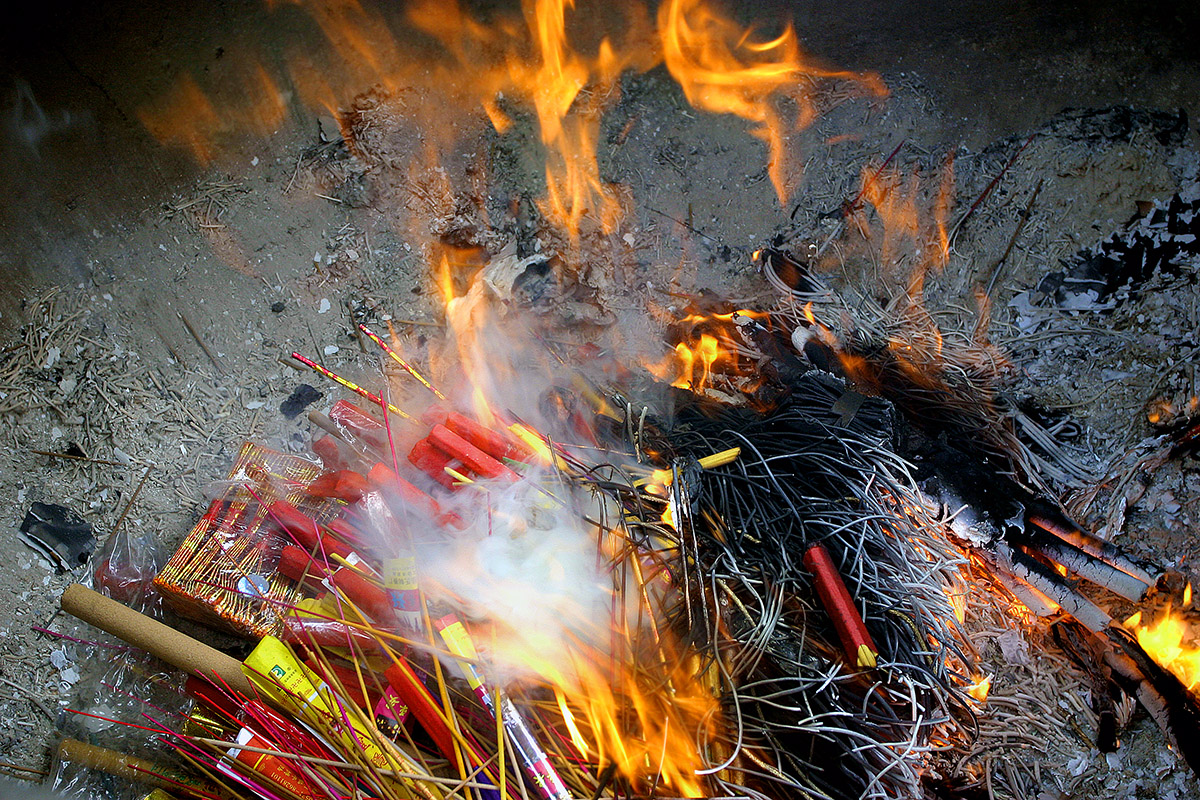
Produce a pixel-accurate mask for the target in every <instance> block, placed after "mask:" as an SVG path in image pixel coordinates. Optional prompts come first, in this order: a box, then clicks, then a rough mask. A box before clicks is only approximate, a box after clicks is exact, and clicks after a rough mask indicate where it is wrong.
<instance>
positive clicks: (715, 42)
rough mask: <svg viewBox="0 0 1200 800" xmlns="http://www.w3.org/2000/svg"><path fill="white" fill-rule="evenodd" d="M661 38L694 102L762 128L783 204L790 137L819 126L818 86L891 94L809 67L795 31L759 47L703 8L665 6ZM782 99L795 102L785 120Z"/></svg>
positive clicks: (686, 0) (758, 131) (679, 1)
mask: <svg viewBox="0 0 1200 800" xmlns="http://www.w3.org/2000/svg"><path fill="white" fill-rule="evenodd" d="M658 31H659V36H660V37H661V38H662V45H663V58H664V60H665V61H666V65H667V69H668V70H670V72H671V75H672V76H674V78H675V80H677V81H679V85H680V86H681V87H682V88H683V91H684V94H685V95H686V96H687V99H688V102H690V103H691V104H692V105H693V106H695V107H696V108H699V109H703V110H705V111H713V112H717V113H727V114H735V115H737V116H739V117H741V118H742V119H745V120H748V121H749V122H753V123H755V124H756V127H755V128H754V130H753V132H754V134H755V135H756V136H758V137H759V138H761V139H763V141H765V142H766V143H767V146H768V149H769V152H770V156H769V162H768V171H769V174H770V176H771V183H772V184H773V185H774V186H775V192H776V194H777V195H778V197H779V202H780V203H783V202H784V201H785V200H786V199H787V197H788V195H789V194H790V189H789V187H788V180H787V179H788V177H789V175H788V164H787V133H788V131H789V130H799V129H802V128H804V127H806V126H808V125H809V124H811V123H812V121H813V120H814V119H815V118H816V116H817V108H816V101H815V99H814V95H815V88H816V82H815V79H816V78H840V79H845V80H848V81H851V82H853V83H855V84H857V85H858V86H859V87H860V88H861V90H863V91H864V92H865V93H868V94H873V95H876V96H882V95H884V94H886V93H887V90H886V89H885V88H884V86H883V83H882V82H881V81H880V80H879V78H878V77H877V76H874V75H864V74H857V73H850V72H835V71H830V70H827V69H823V68H820V67H818V66H816V65H815V64H814V63H813V62H812V61H810V60H808V59H806V58H805V57H804V56H802V55H801V52H800V45H799V41H798V39H797V37H796V32H795V31H794V30H793V29H792V27H791V26H790V25H789V26H787V27H786V28H785V29H784V31H783V33H781V34H780V35H779V36H777V37H776V38H774V39H770V40H766V41H753V40H751V39H750V37H749V32H747V31H745V30H743V29H742V28H740V27H739V26H738V25H737V24H736V23H735V22H733V20H730V19H727V18H725V17H722V16H720V15H719V14H717V13H716V12H715V11H714V10H713V9H712V8H710V7H709V6H708V5H707V4H705V2H704V0H666V2H664V3H663V4H662V5H661V6H660V7H659V10H658ZM780 98H786V99H788V100H790V101H792V103H794V105H795V110H794V112H792V113H791V114H788V113H785V112H784V111H783V110H782V107H781V105H780V104H779V103H778V102H777V101H778V100H779V99H780Z"/></svg>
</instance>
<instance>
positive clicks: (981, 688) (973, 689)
mask: <svg viewBox="0 0 1200 800" xmlns="http://www.w3.org/2000/svg"><path fill="white" fill-rule="evenodd" d="M991 689H992V676H991V675H982V676H980V677H979V678H977V679H976V680H975V682H974V683H972V684H971V685H970V686H968V687H967V694H969V695H970V696H971V699H973V700H974V701H975V702H977V703H979V704H980V705H983V704H984V703H986V702H987V699H988V692H990V691H991Z"/></svg>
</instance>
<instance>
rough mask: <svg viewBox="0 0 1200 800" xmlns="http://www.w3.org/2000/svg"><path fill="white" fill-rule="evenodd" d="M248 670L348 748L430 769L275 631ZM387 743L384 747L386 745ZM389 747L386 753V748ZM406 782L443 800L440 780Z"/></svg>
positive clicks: (263, 688)
mask: <svg viewBox="0 0 1200 800" xmlns="http://www.w3.org/2000/svg"><path fill="white" fill-rule="evenodd" d="M242 672H244V673H245V675H246V677H247V678H249V679H250V682H251V683H253V684H254V687H255V688H256V689H258V691H260V692H262V694H263V695H265V696H266V697H268V698H270V699H271V700H272V701H273V702H275V703H276V704H277V705H279V706H280V707H281V708H284V709H286V710H287V711H289V712H291V713H292V714H294V715H295V716H296V717H297V718H299V719H301V720H303V721H304V722H306V723H308V724H309V725H311V726H312V727H313V728H314V729H316V730H317V731H319V732H320V733H322V734H323V735H325V736H327V737H328V738H330V739H332V740H336V741H337V742H338V743H339V744H341V745H342V746H343V747H345V748H347V749H358V750H359V751H361V752H362V754H363V755H364V756H366V757H367V760H368V761H369V762H370V763H371V764H372V765H373V766H375V767H377V768H379V769H397V768H398V769H399V771H401V772H411V773H424V772H425V770H424V769H422V768H421V766H420V765H419V764H417V763H416V762H414V761H413V760H412V759H410V758H408V757H407V756H406V755H404V754H403V753H402V752H400V750H398V749H397V748H395V747H392V746H390V743H389V742H387V740H386V739H384V738H383V737H382V736H381V735H380V734H379V732H378V731H375V730H372V729H371V725H370V723H368V722H366V721H364V720H362V719H361V718H360V717H358V716H357V714H356V713H355V712H354V711H351V710H350V709H349V706H348V705H345V704H343V705H341V706H339V704H338V702H337V700H336V699H335V695H334V692H333V690H332V689H330V688H329V685H328V684H327V683H325V681H323V680H322V679H321V678H320V676H318V675H317V674H316V673H314V672H313V671H312V670H310V669H309V668H308V667H306V666H304V665H303V664H301V663H300V662H299V661H297V660H296V658H295V656H293V655H292V652H291V650H289V649H288V647H287V645H285V644H284V643H283V642H281V641H279V640H278V639H276V638H275V637H274V636H264V637H263V639H262V641H260V642H259V643H258V646H257V647H255V648H254V650H253V651H251V653H250V655H249V656H247V657H246V660H245V661H244V662H242ZM381 745H382V746H381ZM384 747H386V748H387V750H386V752H385V750H384V749H383V748H384ZM401 782H402V783H403V784H404V785H405V786H407V787H408V788H410V789H413V790H414V791H415V792H417V793H418V794H419V795H420V796H421V797H424V798H426V800H441V798H442V794H441V791H440V790H439V789H438V788H437V787H436V785H435V784H431V783H425V782H417V781H414V780H412V779H409V778H404V779H401Z"/></svg>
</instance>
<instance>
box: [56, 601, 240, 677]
mask: <svg viewBox="0 0 1200 800" xmlns="http://www.w3.org/2000/svg"><path fill="white" fill-rule="evenodd" d="M60 604H61V605H62V610H63V611H66V612H67V613H68V614H70V615H71V616H74V617H78V618H79V619H81V620H83V621H84V622H86V623H88V624H89V625H94V626H95V627H97V628H99V629H100V630H102V631H106V632H107V633H111V634H112V635H113V636H116V637H117V638H119V639H121V640H122V641H125V642H128V643H129V644H131V645H133V646H134V647H137V648H139V649H141V650H145V651H146V652H147V653H149V654H150V655H152V656H155V657H156V658H160V659H162V660H163V661H165V662H167V663H168V664H171V665H172V666H175V667H178V668H179V669H181V670H183V671H185V672H190V673H191V674H193V675H195V676H197V677H200V678H207V679H209V680H216V681H217V683H218V685H219V684H221V683H222V682H223V683H224V685H225V686H227V687H228V688H229V689H231V690H233V691H235V692H239V693H241V694H243V695H245V696H246V697H254V696H255V691H254V687H253V686H252V685H251V684H250V681H249V680H248V679H247V678H246V676H245V675H244V674H243V673H242V664H241V662H240V661H238V660H237V659H236V658H233V657H232V656H227V655H225V654H224V653H222V652H221V651H220V650H216V649H214V648H212V647H209V646H208V645H206V644H204V643H203V642H198V641H196V640H195V639H193V638H192V637H190V636H187V635H186V634H182V633H180V632H179V631H177V630H175V629H174V628H172V627H170V626H168V625H164V624H162V623H161V622H159V621H158V620H156V619H151V618H150V617H147V616H146V615H145V614H139V613H138V612H136V611H134V610H133V609H132V608H129V607H128V606H123V605H121V604H120V603H118V602H117V601H116V600H113V599H111V598H108V597H105V596H104V595H102V594H100V593H99V592H94V591H92V590H91V589H89V588H87V587H86V586H80V585H79V584H77V583H76V584H72V585H70V586H68V587H67V589H66V591H64V592H63V595H62V600H61V601H60ZM214 675H215V676H217V677H216V678H215V679H214V678H213V676H214Z"/></svg>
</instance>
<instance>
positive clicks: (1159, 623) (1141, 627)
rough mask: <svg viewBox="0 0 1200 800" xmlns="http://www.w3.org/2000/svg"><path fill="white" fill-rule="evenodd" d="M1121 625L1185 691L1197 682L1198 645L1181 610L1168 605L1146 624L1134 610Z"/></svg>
mask: <svg viewBox="0 0 1200 800" xmlns="http://www.w3.org/2000/svg"><path fill="white" fill-rule="evenodd" d="M1189 599H1190V598H1189ZM1125 627H1126V628H1129V629H1131V630H1133V631H1134V633H1135V635H1136V636H1137V641H1138V644H1139V645H1141V647H1142V649H1143V650H1145V651H1146V653H1147V654H1148V655H1149V656H1150V657H1151V658H1153V659H1154V660H1155V661H1156V662H1157V663H1158V664H1160V665H1161V666H1162V667H1164V668H1165V669H1167V670H1169V671H1170V672H1171V673H1172V674H1174V675H1175V677H1177V678H1179V681H1180V682H1181V683H1182V684H1183V685H1184V686H1186V687H1187V688H1188V690H1194V689H1195V688H1196V686H1197V684H1200V647H1197V646H1196V644H1195V642H1196V639H1197V636H1196V631H1195V630H1194V629H1193V626H1192V625H1191V624H1190V623H1189V620H1188V618H1187V617H1186V616H1185V615H1184V614H1183V613H1182V612H1180V611H1177V610H1175V609H1172V608H1171V606H1169V605H1168V606H1167V607H1166V609H1165V610H1164V611H1163V612H1162V614H1161V615H1160V616H1159V617H1158V619H1157V620H1156V621H1154V622H1151V623H1148V624H1147V623H1145V622H1144V621H1143V614H1142V612H1141V611H1138V612H1137V613H1135V614H1133V615H1132V616H1130V617H1129V618H1128V619H1126V620H1125Z"/></svg>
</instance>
